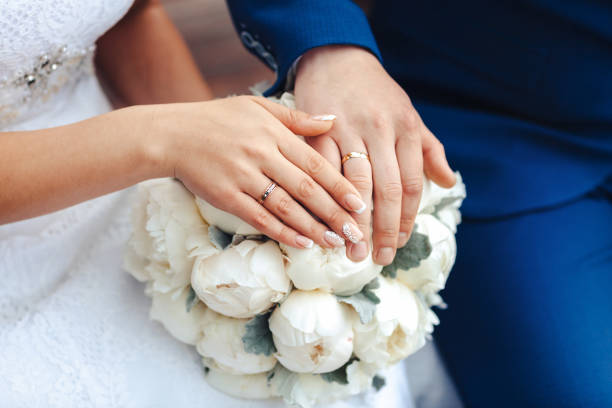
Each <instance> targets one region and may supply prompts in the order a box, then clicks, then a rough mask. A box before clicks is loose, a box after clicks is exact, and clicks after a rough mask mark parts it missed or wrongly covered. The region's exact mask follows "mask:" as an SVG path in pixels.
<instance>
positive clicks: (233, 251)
mask: <svg viewBox="0 0 612 408" xmlns="http://www.w3.org/2000/svg"><path fill="white" fill-rule="evenodd" d="M283 98H284V101H283ZM279 102H281V103H285V104H288V105H289V106H291V104H292V99H291V96H286V95H284V96H283V97H282V98H281V100H280V101H279ZM464 197H465V186H464V185H463V183H462V182H461V179H460V177H458V181H457V184H456V185H455V186H454V187H453V188H451V189H443V188H441V187H439V186H437V185H436V184H434V183H432V182H430V181H428V180H425V183H424V191H423V195H422V199H421V203H420V207H419V212H418V215H417V218H416V223H415V228H414V231H413V233H412V236H411V237H410V240H409V241H408V243H407V244H406V245H405V246H404V247H403V248H400V249H399V250H398V252H397V255H396V257H395V259H394V261H393V263H392V264H391V265H388V266H385V267H382V266H380V265H376V264H374V263H373V261H372V258H371V256H370V257H368V258H366V259H365V260H363V261H361V262H356V263H355V262H352V261H350V260H349V259H348V258H347V257H346V255H345V250H344V248H332V249H328V248H322V247H319V246H317V245H315V246H314V247H313V248H310V249H296V248H292V247H288V246H285V245H283V244H279V243H278V242H276V241H273V240H271V239H269V238H267V237H265V236H263V235H262V234H261V233H260V232H259V231H257V230H255V229H254V228H253V227H251V226H250V225H248V224H246V223H245V222H243V221H242V220H241V219H239V218H238V217H235V216H233V215H231V214H228V213H226V212H224V211H221V210H219V209H217V208H215V207H213V206H212V205H210V204H209V203H207V202H206V201H204V200H202V199H200V198H198V197H194V196H193V195H192V194H191V193H190V192H189V191H188V190H187V189H186V188H185V187H184V186H183V185H182V184H181V183H180V182H179V181H176V180H174V179H157V180H150V181H147V182H144V183H141V184H140V185H139V187H138V194H137V200H136V203H135V207H134V210H133V226H134V231H133V235H132V238H131V239H130V241H129V243H128V246H127V251H126V255H125V262H124V265H125V269H126V270H127V271H128V272H129V273H131V274H132V275H133V276H134V277H135V278H136V279H138V280H139V281H142V282H146V289H145V293H146V294H147V295H148V296H150V297H151V298H152V305H151V311H150V316H151V318H152V319H154V320H157V321H159V322H160V323H161V324H162V325H163V326H164V327H165V328H166V330H167V331H168V332H169V333H170V334H171V335H172V336H173V337H175V338H176V339H177V340H179V341H181V342H183V343H187V344H190V345H193V346H195V348H196V350H197V352H198V353H199V354H200V355H201V356H202V363H203V365H204V370H205V373H206V375H205V378H206V379H207V381H208V382H209V383H210V384H211V385H212V386H213V387H215V388H217V389H219V390H221V391H223V392H225V393H227V394H230V395H233V396H236V397H241V398H247V399H265V398H274V397H282V398H283V399H284V400H285V401H286V403H287V404H292V405H297V406H301V407H310V406H313V405H315V404H318V403H323V402H331V401H334V400H337V399H343V398H348V397H350V396H352V395H356V394H359V393H362V392H365V391H366V390H369V389H371V388H374V389H375V390H377V389H380V387H382V386H384V384H385V379H384V378H383V377H382V376H381V375H380V374H379V373H380V372H381V370H383V369H385V368H386V367H388V366H390V365H392V364H395V363H397V362H399V361H400V360H402V359H404V358H406V357H407V356H409V355H410V354H412V353H414V352H415V351H417V350H418V349H419V348H421V347H422V346H423V345H424V344H425V342H426V339H427V338H428V337H429V336H430V335H431V333H432V332H433V327H434V325H436V324H437V323H438V319H437V317H436V315H435V313H434V312H433V311H432V310H431V307H432V306H442V307H443V306H444V303H443V301H442V298H441V297H440V295H439V294H438V292H439V291H440V290H441V289H443V288H444V285H445V283H446V279H447V277H448V274H449V272H450V270H451V267H452V266H453V263H454V260H455V254H456V244H455V235H454V234H455V232H456V227H457V224H458V223H459V222H460V217H461V216H460V213H459V207H460V205H461V202H462V200H463V198H464Z"/></svg>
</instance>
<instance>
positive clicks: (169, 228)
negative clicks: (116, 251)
mask: <svg viewBox="0 0 612 408" xmlns="http://www.w3.org/2000/svg"><path fill="white" fill-rule="evenodd" d="M138 195H139V197H138V202H137V204H136V206H135V208H134V211H133V224H134V232H133V234H132V237H131V239H130V241H129V244H128V245H129V247H130V250H128V252H127V254H126V260H125V262H124V264H125V267H126V269H128V271H129V272H131V273H132V275H134V277H135V278H136V279H138V280H140V281H149V280H150V281H152V289H153V290H155V291H158V292H162V293H167V292H170V291H173V290H175V289H180V288H183V287H185V286H187V285H188V284H189V278H190V276H191V269H192V267H193V259H191V258H190V256H189V252H188V248H187V247H186V241H187V239H188V237H189V236H190V235H193V234H196V235H206V233H207V232H206V231H207V225H206V224H205V223H204V220H203V219H202V217H200V214H199V212H198V209H197V207H196V205H195V200H194V197H193V195H192V194H191V193H190V192H189V191H188V190H187V189H186V188H185V187H184V186H183V185H182V184H181V183H180V182H178V181H175V180H173V179H169V178H166V179H155V180H149V181H146V182H144V183H141V184H140V185H139V186H138ZM139 258H140V259H139Z"/></svg>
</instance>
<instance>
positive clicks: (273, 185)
mask: <svg viewBox="0 0 612 408" xmlns="http://www.w3.org/2000/svg"><path fill="white" fill-rule="evenodd" d="M275 188H276V183H274V182H273V183H270V185H269V186H268V187H266V191H264V193H263V194H262V195H261V198H260V199H259V204H261V205H263V203H264V201H266V198H268V196H269V195H270V194H272V191H274V189H275Z"/></svg>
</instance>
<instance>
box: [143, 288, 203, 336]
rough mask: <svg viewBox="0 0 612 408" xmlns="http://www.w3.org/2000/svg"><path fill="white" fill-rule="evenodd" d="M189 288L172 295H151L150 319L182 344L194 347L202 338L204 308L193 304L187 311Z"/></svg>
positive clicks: (155, 293)
mask: <svg viewBox="0 0 612 408" xmlns="http://www.w3.org/2000/svg"><path fill="white" fill-rule="evenodd" d="M189 294H190V289H189V287H187V288H184V289H183V290H181V291H176V292H174V293H160V292H155V291H153V292H152V293H151V295H152V298H153V302H152V304H151V311H150V317H151V319H152V320H156V321H158V322H160V323H161V324H163V325H164V327H165V328H166V330H168V332H169V333H170V334H171V335H172V336H174V337H175V338H177V339H178V340H180V341H182V342H183V343H187V344H191V345H195V344H196V343H197V342H198V340H199V339H200V338H201V337H202V321H203V318H204V314H205V311H206V306H204V304H203V303H202V302H197V303H195V304H194V305H193V306H192V307H191V309H190V310H187V299H188V297H189Z"/></svg>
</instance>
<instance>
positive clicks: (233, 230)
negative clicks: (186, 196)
mask: <svg viewBox="0 0 612 408" xmlns="http://www.w3.org/2000/svg"><path fill="white" fill-rule="evenodd" d="M196 205H197V206H198V209H199V210H200V214H201V215H202V217H203V218H204V219H205V220H206V222H207V223H209V224H210V225H214V226H215V227H217V228H219V229H220V230H222V231H224V232H225V233H227V234H232V235H233V234H240V235H262V233H261V232H259V231H258V230H256V229H255V228H254V227H252V226H251V225H250V224H248V223H246V222H244V221H243V220H242V219H240V218H239V217H236V216H235V215H233V214H230V213H228V212H225V211H223V210H220V209H218V208H217V207H215V206H213V205H212V204H210V203H208V201H206V200H204V199H202V198H200V197H196Z"/></svg>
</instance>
